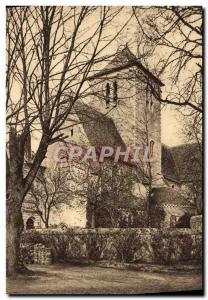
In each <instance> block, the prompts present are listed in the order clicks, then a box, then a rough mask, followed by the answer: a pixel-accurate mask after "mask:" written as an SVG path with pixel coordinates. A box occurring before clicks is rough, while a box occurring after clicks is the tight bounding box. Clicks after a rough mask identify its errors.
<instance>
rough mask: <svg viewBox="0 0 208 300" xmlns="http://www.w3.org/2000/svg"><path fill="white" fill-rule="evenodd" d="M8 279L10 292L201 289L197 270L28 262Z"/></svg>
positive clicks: (146, 291) (44, 292) (118, 292)
mask: <svg viewBox="0 0 208 300" xmlns="http://www.w3.org/2000/svg"><path fill="white" fill-rule="evenodd" d="M29 269H31V270H32V271H33V273H31V275H18V277H17V278H15V279H11V278H9V279H7V293H9V294H65V295H66V294H88V295H89V294H108V295H109V294H145V293H162V292H174V291H191V290H201V289H202V275H201V274H200V273H197V274H193V273H188V272H186V273H182V272H177V273H174V274H173V273H170V274H168V273H155V272H154V273H152V272H142V271H130V270H116V269H109V268H106V269H105V268H99V267H95V266H88V265H86V266H76V265H70V264H54V265H30V266H29Z"/></svg>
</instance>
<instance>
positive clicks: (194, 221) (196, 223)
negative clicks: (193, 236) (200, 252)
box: [190, 215, 203, 233]
mask: <svg viewBox="0 0 208 300" xmlns="http://www.w3.org/2000/svg"><path fill="white" fill-rule="evenodd" d="M202 225H203V224H202V215H198V216H193V217H191V220H190V226H191V230H192V232H194V233H202Z"/></svg>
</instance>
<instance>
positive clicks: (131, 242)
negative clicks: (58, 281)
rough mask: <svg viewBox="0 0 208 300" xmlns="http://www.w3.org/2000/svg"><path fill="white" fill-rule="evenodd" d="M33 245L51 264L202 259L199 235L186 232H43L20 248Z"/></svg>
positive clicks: (26, 236) (33, 234)
mask: <svg viewBox="0 0 208 300" xmlns="http://www.w3.org/2000/svg"><path fill="white" fill-rule="evenodd" d="M36 244H42V245H44V246H45V247H46V248H47V249H48V248H50V249H51V257H52V261H54V262H55V261H70V260H73V259H76V260H80V261H81V260H93V261H101V260H107V261H117V262H127V263H129V262H142V263H160V264H169V263H174V262H183V263H195V262H200V261H201V259H202V235H201V234H199V233H193V232H192V231H191V229H190V228H183V229H174V230H165V231H161V230H159V229H156V228H129V229H126V228H125V229H120V228H98V229H67V230H64V231H63V230H55V229H53V230H51V229H45V230H30V231H26V232H24V233H23V235H22V245H29V246H28V249H29V248H31V247H33V248H34V245H36ZM35 247H36V246H35ZM28 253H30V251H29V250H28Z"/></svg>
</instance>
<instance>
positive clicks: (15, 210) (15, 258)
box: [6, 196, 24, 276]
mask: <svg viewBox="0 0 208 300" xmlns="http://www.w3.org/2000/svg"><path fill="white" fill-rule="evenodd" d="M18 198H19V196H18ZM16 200H17V199H15V198H13V201H12V202H11V203H13V205H12V204H7V208H6V210H7V233H6V242H7V247H6V249H7V253H6V256H7V257H6V261H7V275H8V276H15V274H16V273H17V272H18V271H19V269H20V266H21V262H20V235H21V232H22V230H23V228H24V224H23V219H22V212H21V206H20V207H18V205H14V203H17V201H16ZM18 200H19V199H18Z"/></svg>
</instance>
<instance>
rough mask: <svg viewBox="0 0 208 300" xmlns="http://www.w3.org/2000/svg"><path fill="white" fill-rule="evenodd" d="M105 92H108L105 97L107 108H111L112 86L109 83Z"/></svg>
mask: <svg viewBox="0 0 208 300" xmlns="http://www.w3.org/2000/svg"><path fill="white" fill-rule="evenodd" d="M105 90H106V95H105V96H106V98H105V102H106V108H109V106H110V84H109V83H106V86H105Z"/></svg>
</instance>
